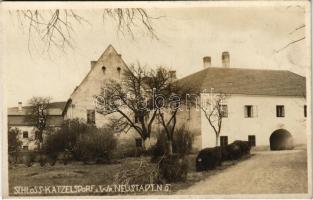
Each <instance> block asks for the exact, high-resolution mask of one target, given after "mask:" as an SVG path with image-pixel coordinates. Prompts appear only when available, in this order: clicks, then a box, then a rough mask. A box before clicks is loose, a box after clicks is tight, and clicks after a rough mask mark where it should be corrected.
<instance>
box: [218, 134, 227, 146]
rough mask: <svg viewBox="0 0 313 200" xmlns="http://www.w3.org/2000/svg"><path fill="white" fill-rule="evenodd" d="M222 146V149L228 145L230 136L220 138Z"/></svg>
mask: <svg viewBox="0 0 313 200" xmlns="http://www.w3.org/2000/svg"><path fill="white" fill-rule="evenodd" d="M220 144H221V146H222V147H223V146H226V145H228V136H220Z"/></svg>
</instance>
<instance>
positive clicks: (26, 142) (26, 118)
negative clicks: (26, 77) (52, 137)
mask: <svg viewBox="0 0 313 200" xmlns="http://www.w3.org/2000/svg"><path fill="white" fill-rule="evenodd" d="M65 104H66V102H52V103H50V104H49V108H48V116H47V127H54V128H58V127H60V126H61V125H62V123H63V109H64V107H65ZM32 109H33V108H32V107H31V106H22V102H19V103H18V106H17V107H10V108H8V127H9V128H17V129H18V130H19V131H20V133H19V135H18V139H19V140H20V141H21V142H22V149H23V150H34V149H36V148H37V144H36V140H37V137H38V135H37V134H38V129H37V128H36V124H35V123H34V121H33V120H32V119H31V113H32Z"/></svg>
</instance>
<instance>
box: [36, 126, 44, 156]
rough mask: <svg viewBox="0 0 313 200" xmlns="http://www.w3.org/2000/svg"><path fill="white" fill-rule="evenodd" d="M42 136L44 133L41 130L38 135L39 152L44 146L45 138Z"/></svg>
mask: <svg viewBox="0 0 313 200" xmlns="http://www.w3.org/2000/svg"><path fill="white" fill-rule="evenodd" d="M42 134H43V131H41V130H40V131H39V134H38V146H37V148H38V151H39V152H40V151H41V148H42V144H43V136H42Z"/></svg>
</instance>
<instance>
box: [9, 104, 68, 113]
mask: <svg viewBox="0 0 313 200" xmlns="http://www.w3.org/2000/svg"><path fill="white" fill-rule="evenodd" d="M65 105H66V102H65V101H64V102H52V103H50V104H49V109H48V112H49V115H62V112H63V109H64V107H65ZM30 112H31V106H23V108H22V111H18V107H11V108H8V115H9V116H10V115H19V116H23V115H29V114H30Z"/></svg>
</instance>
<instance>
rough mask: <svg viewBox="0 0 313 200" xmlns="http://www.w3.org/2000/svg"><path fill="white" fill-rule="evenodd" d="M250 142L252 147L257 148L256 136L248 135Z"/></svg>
mask: <svg viewBox="0 0 313 200" xmlns="http://www.w3.org/2000/svg"><path fill="white" fill-rule="evenodd" d="M248 141H249V144H250V146H252V147H254V146H255V135H248Z"/></svg>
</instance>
